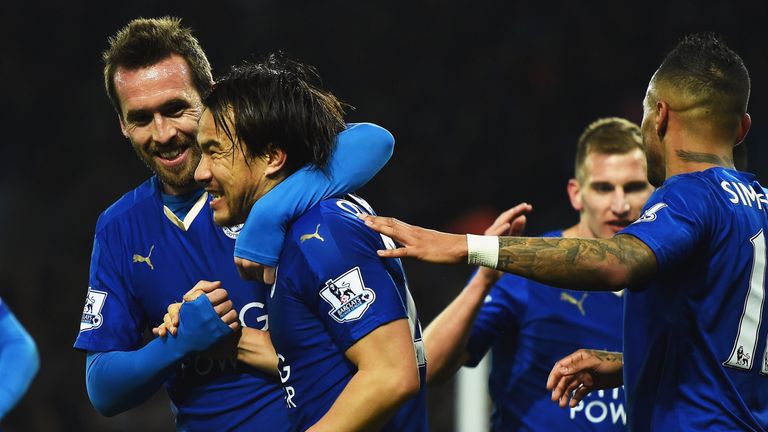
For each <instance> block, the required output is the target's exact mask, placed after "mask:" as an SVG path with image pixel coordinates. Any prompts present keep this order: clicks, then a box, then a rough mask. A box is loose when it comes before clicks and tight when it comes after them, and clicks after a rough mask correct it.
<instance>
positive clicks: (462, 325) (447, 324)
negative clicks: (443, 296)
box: [424, 268, 496, 385]
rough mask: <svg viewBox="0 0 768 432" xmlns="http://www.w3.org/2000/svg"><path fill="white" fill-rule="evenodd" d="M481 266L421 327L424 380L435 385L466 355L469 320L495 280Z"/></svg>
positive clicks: (459, 364)
mask: <svg viewBox="0 0 768 432" xmlns="http://www.w3.org/2000/svg"><path fill="white" fill-rule="evenodd" d="M490 272H493V270H491V269H488V268H481V269H480V270H479V271H478V272H477V274H475V276H474V277H473V278H472V280H471V281H470V282H469V284H467V286H466V287H465V288H464V290H463V291H462V292H461V294H459V296H458V297H456V299H454V300H453V301H452V302H451V304H450V305H448V307H446V308H445V309H443V311H442V312H440V314H439V315H438V316H437V317H436V318H435V319H434V320H433V321H432V322H431V323H429V325H428V326H427V328H426V329H425V330H424V347H425V349H426V351H427V359H428V360H429V362H428V363H427V384H429V385H439V384H442V383H444V382H445V381H447V380H448V379H450V378H451V377H452V376H453V374H454V373H456V371H457V370H459V368H460V367H461V366H463V365H464V364H465V363H467V362H468V361H469V359H470V355H469V353H468V352H467V342H468V340H469V332H470V330H471V329H472V324H473V323H474V322H475V318H477V314H478V312H479V311H480V308H481V307H482V305H483V299H485V296H486V295H487V294H488V291H489V290H490V288H491V287H492V286H493V284H494V283H495V282H496V278H494V279H489V278H488V276H487V273H490Z"/></svg>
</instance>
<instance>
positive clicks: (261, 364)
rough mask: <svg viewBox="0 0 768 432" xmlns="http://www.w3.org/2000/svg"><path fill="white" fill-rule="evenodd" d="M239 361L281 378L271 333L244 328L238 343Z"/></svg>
mask: <svg viewBox="0 0 768 432" xmlns="http://www.w3.org/2000/svg"><path fill="white" fill-rule="evenodd" d="M237 359H238V360H239V361H241V362H243V363H245V364H247V365H249V366H251V367H255V368H256V369H259V370H261V371H263V372H266V373H268V374H270V375H274V376H279V374H278V370H277V353H276V352H275V347H274V346H273V345H272V338H270V337H269V332H265V331H262V330H257V329H252V328H248V327H243V329H242V333H241V334H240V339H239V340H238V343H237Z"/></svg>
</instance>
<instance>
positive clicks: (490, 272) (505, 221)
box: [475, 203, 533, 286]
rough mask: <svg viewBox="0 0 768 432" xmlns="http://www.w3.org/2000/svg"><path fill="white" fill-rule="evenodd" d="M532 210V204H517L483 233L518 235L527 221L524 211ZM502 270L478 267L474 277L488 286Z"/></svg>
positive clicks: (494, 281) (496, 278) (495, 280)
mask: <svg viewBox="0 0 768 432" xmlns="http://www.w3.org/2000/svg"><path fill="white" fill-rule="evenodd" d="M531 210H533V206H531V205H530V204H528V203H522V204H518V205H516V206H514V207H512V208H510V209H509V210H507V211H505V212H504V213H502V214H500V215H499V217H497V218H496V220H495V221H494V222H493V224H491V226H489V227H488V229H486V230H485V233H484V234H485V235H490V236H519V235H521V234H522V233H523V231H524V230H525V223H526V221H527V219H526V216H525V213H529V212H531ZM501 275H502V272H500V271H498V270H494V269H492V268H488V267H482V266H481V267H480V268H479V269H478V271H477V274H476V276H475V277H476V278H480V279H482V280H483V281H484V283H486V284H488V286H492V285H494V284H495V283H496V282H498V281H499V278H500V277H501Z"/></svg>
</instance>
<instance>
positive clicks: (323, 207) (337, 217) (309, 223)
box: [288, 198, 373, 243]
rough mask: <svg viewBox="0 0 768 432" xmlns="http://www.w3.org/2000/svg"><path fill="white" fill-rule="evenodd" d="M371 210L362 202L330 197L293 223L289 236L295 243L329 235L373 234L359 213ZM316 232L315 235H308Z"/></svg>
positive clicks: (335, 236)
mask: <svg viewBox="0 0 768 432" xmlns="http://www.w3.org/2000/svg"><path fill="white" fill-rule="evenodd" d="M362 213H365V214H368V213H369V211H368V210H367V209H366V208H365V207H363V206H362V205H361V204H360V203H357V202H354V201H352V200H348V199H342V198H330V199H325V200H323V201H320V202H319V203H318V204H317V205H315V206H314V207H312V208H311V209H310V210H309V211H307V212H306V213H304V214H303V215H302V216H301V217H300V218H299V219H297V220H296V222H294V223H293V225H291V228H290V230H289V231H288V238H289V240H290V241H291V242H294V243H305V242H307V241H308V240H310V239H312V238H315V239H316V238H317V237H318V236H320V237H322V238H323V239H324V241H327V239H325V237H323V235H328V236H330V238H332V239H333V238H335V239H341V238H343V237H344V236H347V235H350V234H353V235H366V234H372V233H373V231H372V230H370V229H369V228H368V227H367V226H366V225H365V223H364V222H363V221H362V220H361V219H360V218H359V217H358V215H360V214H362ZM312 234H316V235H315V236H314V237H308V235H312Z"/></svg>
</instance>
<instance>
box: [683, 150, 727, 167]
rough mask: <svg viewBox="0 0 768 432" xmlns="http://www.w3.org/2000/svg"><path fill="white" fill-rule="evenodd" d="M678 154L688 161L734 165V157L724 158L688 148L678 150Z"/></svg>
mask: <svg viewBox="0 0 768 432" xmlns="http://www.w3.org/2000/svg"><path fill="white" fill-rule="evenodd" d="M675 153H677V156H678V157H679V158H680V159H682V160H684V161H686V162H701V163H709V164H713V165H720V166H731V167H732V166H733V159H731V158H722V157H720V156H718V155H716V154H712V153H699V152H692V151H687V150H677V151H676V152H675Z"/></svg>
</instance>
